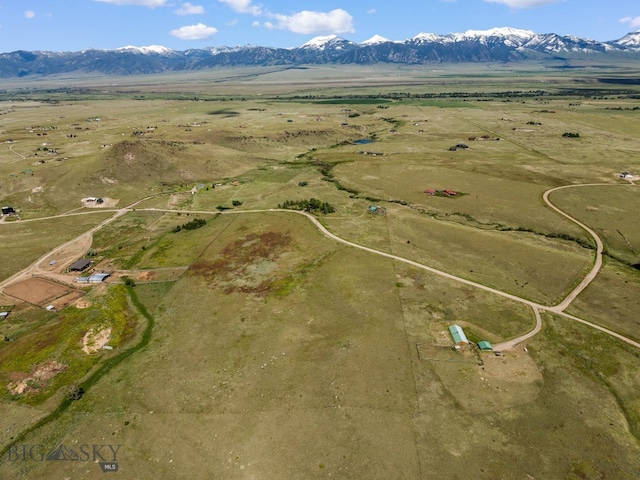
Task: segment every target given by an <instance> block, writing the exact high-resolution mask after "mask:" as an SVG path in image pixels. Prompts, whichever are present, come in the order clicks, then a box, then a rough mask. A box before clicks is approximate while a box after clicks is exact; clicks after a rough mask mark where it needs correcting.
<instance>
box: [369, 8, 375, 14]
mask: <svg viewBox="0 0 640 480" xmlns="http://www.w3.org/2000/svg"><path fill="white" fill-rule="evenodd" d="M367 13H368V14H369V15H373V14H374V13H376V9H375V8H370V9H369V10H367Z"/></svg>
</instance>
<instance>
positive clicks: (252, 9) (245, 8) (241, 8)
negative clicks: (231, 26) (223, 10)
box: [218, 0, 262, 16]
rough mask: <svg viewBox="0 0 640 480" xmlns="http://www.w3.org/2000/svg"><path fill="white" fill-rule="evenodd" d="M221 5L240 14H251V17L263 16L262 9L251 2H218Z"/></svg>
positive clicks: (241, 0)
mask: <svg viewBox="0 0 640 480" xmlns="http://www.w3.org/2000/svg"><path fill="white" fill-rule="evenodd" d="M218 1H219V2H220V3H224V4H225V5H227V6H229V7H231V8H232V9H233V10H235V11H236V12H238V13H250V14H251V15H256V16H257V15H262V8H260V7H258V6H256V5H251V0H218Z"/></svg>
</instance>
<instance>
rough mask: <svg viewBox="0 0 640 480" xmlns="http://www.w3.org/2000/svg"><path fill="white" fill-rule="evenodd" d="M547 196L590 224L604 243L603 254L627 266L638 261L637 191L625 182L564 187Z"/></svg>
mask: <svg viewBox="0 0 640 480" xmlns="http://www.w3.org/2000/svg"><path fill="white" fill-rule="evenodd" d="M550 199H551V201H552V202H554V203H555V204H556V205H557V206H558V207H560V208H561V209H563V210H564V211H566V212H567V213H569V214H570V215H573V216H574V217H575V218H577V219H578V220H580V221H581V222H583V223H585V224H586V225H588V226H589V227H591V228H592V229H593V230H594V231H596V233H598V235H600V237H601V238H602V240H603V242H604V243H605V253H606V254H608V255H611V256H612V257H614V258H616V259H617V260H620V261H622V262H624V263H627V264H629V265H635V264H640V224H639V223H638V222H637V221H636V220H635V217H636V216H637V212H638V211H639V209H640V190H639V189H638V188H637V187H636V186H635V185H631V184H629V183H628V182H626V181H620V182H619V183H618V184H617V185H595V186H590V187H576V188H564V189H562V190H558V191H556V192H553V193H552V194H551V195H550Z"/></svg>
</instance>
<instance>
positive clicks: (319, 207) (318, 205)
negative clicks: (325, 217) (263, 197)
mask: <svg viewBox="0 0 640 480" xmlns="http://www.w3.org/2000/svg"><path fill="white" fill-rule="evenodd" d="M278 208H285V209H288V210H304V211H306V212H312V213H316V212H320V213H325V214H327V213H333V212H335V211H336V209H335V208H334V207H333V205H331V204H330V203H327V202H323V201H321V200H318V199H316V198H310V199H309V200H286V201H285V202H284V203H282V204H278Z"/></svg>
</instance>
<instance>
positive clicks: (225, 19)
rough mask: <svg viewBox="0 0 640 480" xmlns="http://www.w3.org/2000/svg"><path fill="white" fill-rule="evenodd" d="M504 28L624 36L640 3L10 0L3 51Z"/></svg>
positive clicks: (287, 42)
mask: <svg viewBox="0 0 640 480" xmlns="http://www.w3.org/2000/svg"><path fill="white" fill-rule="evenodd" d="M494 27H515V28H521V29H528V30H533V31H534V32H536V33H558V34H562V35H574V36H577V37H583V38H590V39H593V40H600V41H605V40H615V39H618V38H620V37H622V36H624V35H625V34H626V33H628V32H631V31H638V30H640V1H638V0H607V1H604V0H392V1H389V0H384V1H383V0H368V1H367V2H362V1H359V0H297V1H284V0H261V1H258V0H192V1H190V2H184V1H181V0H0V52H11V51H15V50H50V51H78V50H84V49H88V48H100V49H111V48H118V47H123V46H127V45H135V46H147V45H163V46H165V47H169V48H173V49H175V50H186V49H189V48H203V47H207V46H223V45H226V46H236V45H247V44H251V45H263V46H271V47H295V46H299V45H302V44H303V43H305V42H306V41H307V40H309V39H311V38H313V37H315V36H318V35H328V34H337V35H339V36H341V37H343V38H346V39H348V40H353V41H355V42H362V41H364V40H367V39H368V38H370V37H371V36H373V35H375V34H378V35H382V36H384V37H386V38H388V39H390V40H404V39H407V38H410V37H413V36H415V35H417V34H418V33H421V32H426V33H436V34H447V33H459V32H465V31H467V30H487V29H490V28H494Z"/></svg>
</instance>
